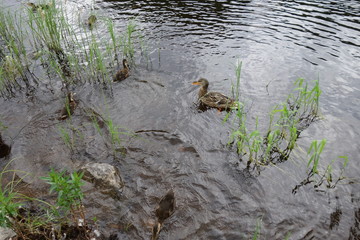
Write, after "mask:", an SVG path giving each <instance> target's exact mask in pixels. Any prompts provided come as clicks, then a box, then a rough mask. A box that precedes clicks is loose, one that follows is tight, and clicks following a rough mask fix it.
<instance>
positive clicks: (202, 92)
mask: <svg viewBox="0 0 360 240" xmlns="http://www.w3.org/2000/svg"><path fill="white" fill-rule="evenodd" d="M192 85H200V86H201V88H200V90H199V98H201V97H202V96H204V95H205V94H206V93H207V89H208V87H209V81H208V80H206V79H205V78H200V79H199V80H197V81H195V82H193V83H192Z"/></svg>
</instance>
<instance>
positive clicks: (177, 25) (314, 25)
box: [0, 0, 360, 239]
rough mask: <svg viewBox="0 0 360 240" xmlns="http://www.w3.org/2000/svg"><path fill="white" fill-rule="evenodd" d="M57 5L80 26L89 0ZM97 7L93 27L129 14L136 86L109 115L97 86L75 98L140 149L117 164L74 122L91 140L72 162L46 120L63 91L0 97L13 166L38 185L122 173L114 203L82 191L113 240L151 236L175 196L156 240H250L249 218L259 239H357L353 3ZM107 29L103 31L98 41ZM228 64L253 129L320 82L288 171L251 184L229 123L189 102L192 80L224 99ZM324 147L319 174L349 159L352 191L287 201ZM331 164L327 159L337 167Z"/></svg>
mask: <svg viewBox="0 0 360 240" xmlns="http://www.w3.org/2000/svg"><path fill="white" fill-rule="evenodd" d="M66 6H69V8H72V9H76V10H75V11H74V12H75V13H76V11H81V13H82V14H84V15H86V13H87V12H88V11H90V9H91V1H84V2H82V3H77V1H73V2H72V1H68V2H67V5H66ZM74 6H75V7H74ZM94 8H95V11H96V13H97V14H98V16H99V17H98V19H101V16H103V17H110V18H112V19H114V21H115V24H116V26H117V27H118V29H119V30H120V29H121V27H122V26H124V25H125V23H126V21H127V20H128V19H129V18H131V17H136V19H137V21H138V22H139V24H140V25H141V27H142V28H143V29H144V30H143V31H144V33H145V34H144V35H145V36H146V40H147V44H148V49H149V53H150V61H146V59H145V58H140V57H139V58H138V59H137V64H138V66H137V68H136V69H135V70H134V72H133V75H132V76H131V77H130V78H129V79H127V80H126V81H124V82H121V83H119V84H115V85H114V93H115V94H114V97H113V98H107V99H106V104H104V96H103V94H102V93H101V91H100V90H99V89H98V88H97V87H95V88H94V87H93V86H87V85H86V86H79V87H77V89H76V92H77V93H78V94H77V96H78V98H80V99H81V100H82V101H83V104H84V105H86V106H92V107H94V108H95V109H100V110H99V111H101V112H102V113H105V114H107V115H110V116H111V117H112V119H113V120H114V122H115V123H116V124H119V125H121V126H123V127H126V128H128V129H131V130H133V131H135V132H136V131H138V132H140V133H139V134H138V136H141V138H137V139H134V138H125V137H124V138H125V139H124V142H123V144H124V146H125V147H126V148H127V155H126V156H124V157H120V158H113V156H112V154H111V152H109V149H108V147H107V145H106V143H104V141H103V140H102V139H101V137H100V136H99V135H97V133H96V131H95V130H93V129H92V128H91V127H90V126H89V125H90V121H89V120H88V119H87V118H86V117H84V116H83V115H82V113H81V112H77V113H76V114H75V117H74V118H73V120H74V121H75V123H77V124H79V125H81V126H82V128H83V129H84V131H85V133H86V136H90V137H88V138H85V139H84V140H83V141H82V142H81V143H79V145H80V147H79V149H81V151H80V152H79V153H77V154H71V152H70V151H69V150H68V149H67V148H66V147H65V146H63V142H62V140H61V138H60V137H59V133H58V129H57V125H54V120H53V117H54V116H56V113H55V110H54V109H56V108H58V106H61V104H62V99H61V96H62V95H61V94H60V93H55V94H51V93H49V92H46V91H45V90H44V91H42V92H37V93H35V96H34V97H33V98H31V99H30V98H22V97H18V98H14V99H10V100H4V99H1V100H0V101H1V108H0V110H1V116H2V119H1V120H2V121H3V122H4V124H5V125H6V126H8V127H9V129H8V130H7V131H6V132H5V134H3V137H4V139H5V140H9V139H10V138H15V135H16V134H17V133H19V132H20V134H19V136H17V137H16V138H15V140H14V142H13V144H12V158H14V159H15V160H14V161H13V163H12V165H11V166H12V167H13V168H15V169H21V170H25V171H29V172H31V173H33V174H34V175H35V176H39V175H43V174H45V173H46V171H47V170H48V169H49V168H50V167H55V168H57V169H63V168H67V169H77V168H78V167H79V166H80V165H83V164H84V163H86V162H92V161H96V162H107V163H111V164H114V165H116V166H118V167H119V169H120V172H121V173H122V176H123V179H124V181H125V183H126V188H125V189H124V192H123V194H122V196H121V197H120V199H114V198H112V197H110V196H106V195H102V194H100V193H98V192H94V191H92V189H91V187H90V186H87V188H88V191H87V194H86V196H87V198H86V202H85V204H86V205H87V209H88V211H89V213H88V214H89V216H96V217H97V218H98V219H99V225H100V229H105V230H106V232H107V233H111V232H113V233H117V234H118V236H119V238H120V239H149V238H150V228H149V223H151V221H152V219H153V218H154V216H155V215H154V209H155V207H156V204H157V202H158V201H159V199H160V197H161V196H162V195H163V194H165V193H166V192H167V190H168V189H169V188H171V187H172V188H173V189H174V191H175V196H176V199H177V208H176V211H175V213H174V215H173V216H172V217H171V218H170V219H168V220H167V221H166V223H165V227H164V229H163V231H162V232H161V234H160V239H250V238H251V236H252V234H253V233H254V231H255V225H256V222H257V219H262V223H261V237H260V239H285V236H286V235H287V234H290V239H358V238H359V235H360V229H359V226H358V222H359V221H360V217H359V215H360V194H359V185H358V179H357V178H358V172H359V170H360V163H359V162H358V161H357V160H358V155H359V153H360V144H359V143H358V139H359V136H360V130H359V127H358V126H359V120H360V115H359V112H358V110H359V109H360V101H359V88H360V82H359V80H358V79H359V77H360V68H359V64H358V62H359V58H360V40H359V39H360V17H359V12H360V11H359V10H360V3H359V1H332V2H329V1H286V2H284V1H260V0H258V1H256V0H254V1H97V2H96V3H95V4H94ZM101 27H103V28H104V29H102V28H101ZM105 28H106V27H104V25H102V24H101V22H100V23H99V26H98V31H100V32H101V31H106V29H105ZM237 59H240V60H241V61H242V63H243V69H242V75H241V100H242V101H243V102H244V103H245V104H246V105H247V106H249V107H248V109H249V113H248V114H249V116H248V122H249V126H253V125H254V123H255V118H256V117H259V125H260V127H261V126H263V128H265V126H266V124H267V122H268V118H267V116H268V113H269V111H270V110H271V107H272V106H273V105H274V104H277V103H280V102H282V101H284V99H285V98H286V96H287V95H288V93H289V92H290V91H291V90H292V89H293V82H294V81H295V80H296V79H297V78H299V77H303V78H305V79H307V80H314V79H320V86H321V89H322V91H323V92H322V96H321V100H320V108H321V116H322V117H321V120H320V121H318V122H316V123H314V124H312V125H311V126H310V127H309V128H308V129H306V130H305V131H304V132H303V133H302V134H301V138H300V139H299V141H298V146H299V149H298V150H296V151H294V153H293V154H292V155H291V158H290V160H288V161H287V162H284V163H281V164H278V165H276V166H272V167H270V166H269V167H266V168H265V169H264V170H263V171H262V172H261V173H260V175H259V176H258V175H256V174H255V175H254V174H252V173H249V172H248V171H247V170H245V166H244V165H245V163H243V162H241V163H240V164H239V165H237V162H238V161H237V159H238V157H237V155H236V154H235V151H234V150H229V149H228V148H227V147H226V143H227V142H228V136H229V134H230V132H231V127H232V124H231V123H229V122H228V123H223V122H222V120H223V118H224V116H225V113H220V114H219V113H217V112H216V111H215V110H214V111H206V112H199V111H198V110H197V108H196V106H195V104H194V103H195V102H196V98H197V91H198V89H197V88H195V87H194V86H192V85H191V82H192V81H194V80H197V79H198V78H199V77H205V78H207V79H208V80H209V81H210V89H212V90H216V91H220V92H223V93H227V94H230V92H231V91H230V89H231V85H232V83H234V82H235V71H234V68H235V64H236V61H237ZM20 130H21V131H20ZM323 138H325V139H327V145H326V147H325V150H324V152H323V155H322V161H323V166H326V164H327V163H330V162H331V160H332V159H336V158H337V157H338V156H343V155H347V156H348V157H349V159H350V162H349V166H348V168H347V169H346V173H345V176H347V177H351V178H354V184H351V185H348V184H345V185H338V186H337V187H336V188H335V189H327V190H326V191H325V192H317V191H315V189H314V188H313V187H312V186H311V184H310V185H308V186H305V187H303V188H300V190H299V191H298V193H297V194H295V195H294V194H292V193H291V190H292V189H293V188H294V187H295V186H296V185H297V184H299V183H300V182H301V181H302V180H304V179H305V178H306V164H307V156H306V151H307V148H308V147H309V145H310V143H311V141H312V140H315V139H316V140H317V139H323ZM340 166H341V163H340V161H339V162H338V163H337V162H336V163H335V164H334V169H339V167H340ZM336 171H337V170H335V172H336ZM32 181H34V183H36V184H38V185H35V184H34V185H33V186H34V188H35V189H38V190H41V189H44V186H43V185H41V184H40V182H39V181H37V180H36V179H35V180H32ZM345 182H347V181H345ZM129 223H131V224H132V225H133V226H132V227H130V228H129V229H128V231H126V230H125V226H126V225H127V224H129Z"/></svg>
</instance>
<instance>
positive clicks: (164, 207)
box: [151, 190, 175, 240]
mask: <svg viewBox="0 0 360 240" xmlns="http://www.w3.org/2000/svg"><path fill="white" fill-rule="evenodd" d="M174 210H175V196H174V191H173V190H170V191H169V192H168V193H167V194H166V195H165V196H164V197H162V198H161V200H160V202H159V206H158V207H157V209H156V210H155V215H156V217H157V222H156V224H155V226H154V227H153V229H152V238H151V239H152V240H156V239H158V237H159V234H160V231H161V228H162V225H163V223H164V221H165V220H166V219H167V218H168V217H170V216H171V215H172V214H173V212H174Z"/></svg>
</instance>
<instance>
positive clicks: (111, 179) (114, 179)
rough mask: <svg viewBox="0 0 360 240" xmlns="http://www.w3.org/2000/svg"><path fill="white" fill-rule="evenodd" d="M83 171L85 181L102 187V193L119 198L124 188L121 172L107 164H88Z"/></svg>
mask: <svg viewBox="0 0 360 240" xmlns="http://www.w3.org/2000/svg"><path fill="white" fill-rule="evenodd" d="M80 170H81V171H83V172H84V177H83V179H84V180H85V181H88V182H91V183H94V184H95V186H96V187H101V192H103V193H105V194H110V195H114V196H117V195H118V193H119V191H120V190H121V189H122V188H123V186H124V183H123V181H122V179H121V176H120V172H119V170H118V169H117V168H116V167H114V166H112V165H110V164H107V163H87V164H86V165H85V166H83V167H82V168H81V169H80Z"/></svg>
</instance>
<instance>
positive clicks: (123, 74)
mask: <svg viewBox="0 0 360 240" xmlns="http://www.w3.org/2000/svg"><path fill="white" fill-rule="evenodd" d="M129 76H130V67H129V64H128V62H127V60H126V59H123V69H121V70H119V71H118V72H117V73H116V74H115V76H114V82H117V81H122V80H125V79H126V78H127V77H129Z"/></svg>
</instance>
